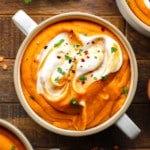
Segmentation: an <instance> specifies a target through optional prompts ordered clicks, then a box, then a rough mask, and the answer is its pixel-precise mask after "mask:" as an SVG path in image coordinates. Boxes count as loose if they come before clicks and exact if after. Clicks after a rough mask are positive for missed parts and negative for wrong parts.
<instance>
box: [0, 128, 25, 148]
mask: <svg viewBox="0 0 150 150" xmlns="http://www.w3.org/2000/svg"><path fill="white" fill-rule="evenodd" d="M0 150H26V148H25V147H24V145H23V144H22V143H21V141H20V140H19V139H18V138H17V137H16V136H15V135H14V134H13V133H11V132H10V131H8V130H7V129H5V128H3V127H0Z"/></svg>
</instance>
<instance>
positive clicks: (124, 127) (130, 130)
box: [116, 114, 141, 139]
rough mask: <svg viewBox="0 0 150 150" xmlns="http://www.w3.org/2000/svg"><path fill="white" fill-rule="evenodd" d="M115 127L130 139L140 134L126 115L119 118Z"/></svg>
mask: <svg viewBox="0 0 150 150" xmlns="http://www.w3.org/2000/svg"><path fill="white" fill-rule="evenodd" d="M116 125H117V127H118V128H119V129H121V131H123V132H124V133H125V134H126V135H127V136H128V137H129V138H130V139H134V138H135V137H137V136H138V134H139V133H140V132H141V130H140V129H139V127H138V126H137V125H136V124H135V123H134V122H133V121H132V120H131V119H130V118H129V117H128V115H127V114H123V115H122V116H121V117H120V119H119V120H118V121H117V122H116Z"/></svg>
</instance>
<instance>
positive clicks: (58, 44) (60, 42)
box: [54, 39, 65, 47]
mask: <svg viewBox="0 0 150 150" xmlns="http://www.w3.org/2000/svg"><path fill="white" fill-rule="evenodd" d="M64 41H65V40H64V39H61V40H60V41H58V42H57V43H55V44H54V47H58V46H60V45H61V44H62V43H63V42H64Z"/></svg>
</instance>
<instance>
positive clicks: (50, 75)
mask: <svg viewBox="0 0 150 150" xmlns="http://www.w3.org/2000/svg"><path fill="white" fill-rule="evenodd" d="M18 18H19V19H18ZM13 20H14V22H15V24H16V25H17V26H18V27H19V28H20V29H21V30H22V31H23V32H24V33H25V34H26V35H27V38H26V39H25V41H24V42H23V44H22V45H21V47H20V49H19V51H18V54H17V58H16V62H15V67H14V80H15V87H16V91H17V94H18V97H19V99H20V101H21V103H22V105H23V107H24V108H25V110H26V111H27V112H28V114H29V115H30V116H31V117H32V118H33V119H34V120H35V121H36V122H37V123H39V124H40V125H41V126H43V127H45V128H46V129H48V130H50V131H53V132H55V133H59V134H63V135H69V136H83V135H89V134H93V133H97V132H100V131H102V130H104V129H105V128H107V127H109V126H110V125H112V124H113V123H116V124H117V125H118V126H119V128H121V129H122V130H123V131H124V132H125V133H126V134H127V135H128V136H129V137H130V138H133V137H135V136H136V135H137V134H138V133H139V132H140V129H139V128H138V127H137V126H136V125H135V124H134V123H133V122H132V121H131V120H130V119H129V117H128V116H127V115H126V114H124V112H125V111H126V109H127V108H128V107H129V105H130V103H131V102H132V99H133V96H134V93H135V90H136V85H137V74H138V72H137V64H136V59H135V56H134V53H133V50H132V48H131V47H130V45H129V43H128V42H127V40H126V38H125V37H124V36H123V35H122V34H121V33H120V31H118V29H116V28H115V27H114V26H113V25H112V24H110V23H109V22H107V21H105V20H103V19H101V18H99V17H97V16H94V15H90V14H87V13H81V12H72V13H65V14H61V15H58V16H54V17H51V18H49V19H47V20H46V21H44V22H42V23H41V24H39V25H37V24H36V23H35V22H34V21H33V20H32V19H31V18H30V17H29V16H28V15H26V14H25V13H24V12H23V11H19V12H17V13H16V14H15V15H14V17H13ZM123 114H124V115H123ZM126 119H127V120H126ZM125 120H126V122H128V124H129V126H130V127H131V130H132V132H128V131H130V129H125V128H124V127H122V125H123V124H124V123H123V121H125ZM127 130H128V131H127ZM127 132H128V133H127Z"/></svg>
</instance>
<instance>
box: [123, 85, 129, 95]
mask: <svg viewBox="0 0 150 150" xmlns="http://www.w3.org/2000/svg"><path fill="white" fill-rule="evenodd" d="M122 93H123V94H124V95H125V96H127V94H128V91H127V87H126V86H123V87H122Z"/></svg>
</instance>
